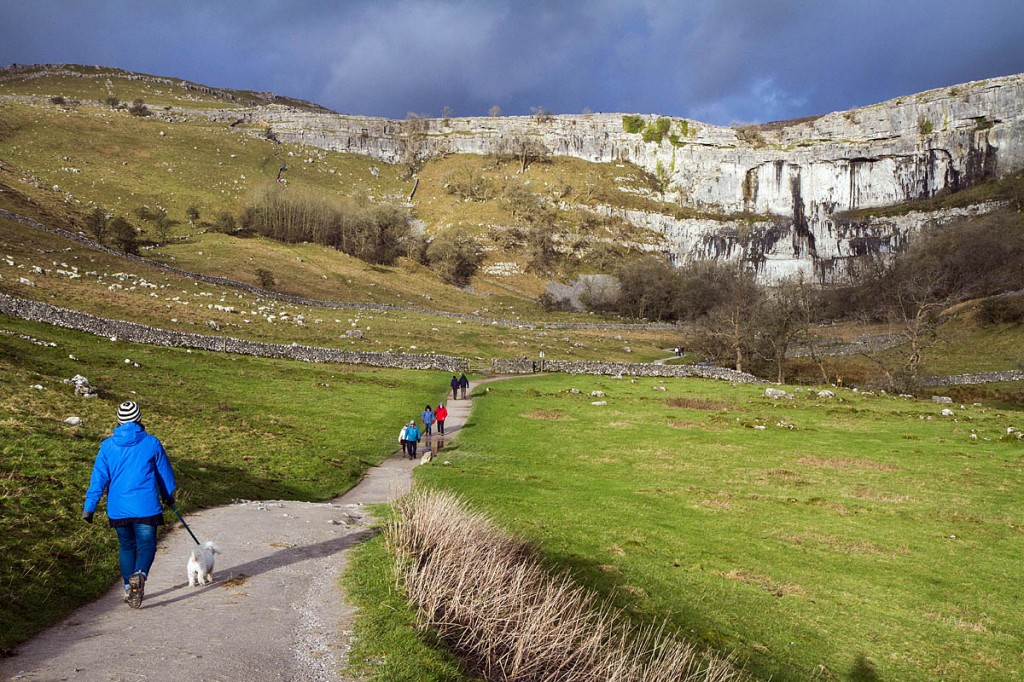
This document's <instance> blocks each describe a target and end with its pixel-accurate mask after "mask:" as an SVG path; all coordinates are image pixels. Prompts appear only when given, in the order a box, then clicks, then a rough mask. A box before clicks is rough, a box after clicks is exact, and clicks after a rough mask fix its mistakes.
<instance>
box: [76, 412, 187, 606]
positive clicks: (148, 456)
mask: <svg viewBox="0 0 1024 682" xmlns="http://www.w3.org/2000/svg"><path fill="white" fill-rule="evenodd" d="M141 418H142V412H141V411H140V410H139V406H138V405H137V404H135V403H134V402H132V401H131V400H128V401H126V402H123V403H121V405H120V407H118V409H117V424H118V425H117V428H115V429H114V433H113V435H112V436H110V437H109V438H107V439H105V440H104V441H103V443H101V444H100V451H99V454H97V455H96V463H95V464H94V465H93V467H92V480H91V481H90V482H89V489H88V490H87V491H86V493H85V506H84V507H83V510H82V518H83V519H85V521H86V522H88V523H92V517H93V514H94V513H95V512H96V506H97V505H98V504H99V501H100V498H101V497H103V494H104V493H106V495H107V517H108V518H109V519H110V526H111V527H112V528H113V529H114V530H115V531H116V532H117V540H118V542H119V544H120V547H121V550H120V555H119V559H120V563H121V577H122V578H123V579H124V600H125V601H126V602H128V606H130V607H132V608H134V609H137V608H139V607H140V606H141V605H142V595H143V592H144V589H145V585H146V577H147V576H148V575H149V569H150V567H151V566H152V565H153V558H154V557H155V556H156V529H157V526H160V525H163V522H164V517H163V510H162V509H161V507H160V501H161V500H163V501H164V502H165V503H166V504H167V505H168V506H171V505H173V504H174V491H175V490H176V489H177V486H176V485H175V483H174V471H173V470H172V469H171V462H170V460H169V459H167V453H166V452H165V451H164V446H163V445H162V444H161V443H160V440H159V439H157V438H156V436H151V435H149V434H148V433H146V429H145V427H144V426H143V425H142V424H141V423H139V420H140V419H141Z"/></svg>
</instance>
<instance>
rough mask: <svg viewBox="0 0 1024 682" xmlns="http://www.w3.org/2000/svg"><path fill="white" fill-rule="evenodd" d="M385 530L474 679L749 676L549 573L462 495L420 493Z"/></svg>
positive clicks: (556, 681)
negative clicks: (629, 617)
mask: <svg viewBox="0 0 1024 682" xmlns="http://www.w3.org/2000/svg"><path fill="white" fill-rule="evenodd" d="M396 507H397V511H398V515H397V518H396V520H395V521H394V522H392V523H391V524H390V526H389V527H388V529H387V532H386V538H387V542H388V545H389V547H390V549H391V552H392V555H393V556H394V557H395V567H396V575H397V576H398V580H399V582H400V584H401V586H402V587H403V588H404V590H405V592H406V594H407V595H408V597H409V599H410V601H411V602H412V603H413V604H414V605H415V606H416V609H417V612H418V618H419V621H420V624H421V626H423V627H427V628H432V629H433V630H434V631H436V632H437V634H438V635H439V636H440V638H441V639H442V641H444V642H445V644H446V645H447V646H448V647H449V648H450V650H451V651H452V652H453V653H455V655H457V656H458V657H459V658H460V659H461V660H462V661H463V663H464V665H465V666H466V668H467V669H468V670H469V671H470V672H471V673H473V674H476V675H479V676H481V677H483V678H484V679H486V680H495V681H496V680H501V681H509V682H510V681H513V680H514V681H516V682H533V681H540V680H544V681H545V682H577V681H578V682H583V681H588V682H590V681H593V682H596V681H598V680H601V681H604V682H633V681H636V682H640V681H643V682H663V681H664V682H668V681H669V680H672V681H679V680H686V681H692V682H696V681H698V680H700V681H714V682H720V681H726V680H740V679H744V675H743V674H742V672H741V671H739V670H738V669H737V668H736V667H735V666H733V665H732V664H731V663H730V662H728V661H726V660H723V659H722V658H720V657H716V656H714V655H711V654H708V653H704V652H700V651H698V650H696V649H695V648H693V647H692V646H690V645H689V644H686V643H684V642H681V641H679V640H676V639H674V638H673V637H671V636H670V635H669V634H668V633H666V632H665V630H664V627H660V628H658V627H650V626H645V627H636V626H634V625H632V624H630V623H629V622H628V621H627V620H626V618H625V617H624V616H623V614H622V613H621V612H619V611H617V610H616V609H614V608H612V607H611V606H609V605H608V604H607V603H604V602H602V601H600V600H599V599H598V597H597V595H595V594H594V593H592V592H590V591H588V590H586V589H584V588H582V587H580V586H578V585H576V584H575V583H574V582H573V580H572V579H571V577H570V576H568V575H567V574H562V575H552V574H551V573H549V572H548V571H547V570H545V569H544V568H543V566H542V565H541V564H540V562H539V560H538V559H537V557H536V556H535V554H534V552H533V550H532V549H531V548H530V547H529V546H527V545H526V544H524V543H522V542H520V541H518V540H516V539H514V538H512V537H511V536H510V535H508V534H507V533H505V532H504V531H502V530H501V529H499V528H498V527H497V526H495V525H494V524H493V522H491V521H490V520H489V519H488V518H486V517H485V516H484V515H482V514H479V513H476V512H473V511H471V510H470V509H468V508H467V507H466V505H465V504H464V503H463V502H462V501H461V500H460V499H459V498H457V497H456V496H454V495H452V494H450V493H445V492H437V491H426V492H415V493H412V494H410V495H408V496H406V497H405V498H403V499H402V500H400V501H399V502H398V504H397V505H396Z"/></svg>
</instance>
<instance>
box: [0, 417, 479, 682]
mask: <svg viewBox="0 0 1024 682" xmlns="http://www.w3.org/2000/svg"><path fill="white" fill-rule="evenodd" d="M446 405H447V406H448V410H449V416H448V420H447V421H446V429H445V431H446V432H447V433H446V437H445V442H446V443H450V442H451V438H452V437H453V436H454V435H455V434H456V433H458V431H459V429H461V427H462V425H463V424H464V423H465V421H466V418H467V417H468V415H469V411H470V407H471V401H470V400H469V399H467V400H457V401H451V402H447V403H446ZM400 428H401V424H397V425H396V426H395V438H396V441H397V434H398V430H399V429H400ZM426 440H427V439H424V443H421V446H425V445H426ZM431 441H432V445H433V447H434V448H435V449H436V448H437V447H438V445H439V438H438V436H437V435H436V434H435V436H434V437H433V439H431ZM424 449H425V447H421V451H422V450H424ZM442 453H443V450H442ZM172 457H173V453H172ZM443 459H444V456H443V454H442V455H441V456H440V457H439V458H438V460H439V461H440V460H443ZM419 464H420V460H416V461H412V460H409V459H406V458H405V457H403V456H402V455H401V454H400V453H395V454H394V455H392V456H391V457H390V458H389V459H388V460H386V461H385V462H384V463H383V464H382V465H381V466H379V467H377V468H375V469H372V470H371V471H370V472H368V474H367V476H366V477H365V478H364V479H363V481H362V482H360V483H359V484H358V485H357V486H356V487H354V488H353V489H352V490H350V491H349V492H348V493H346V494H345V495H343V496H341V497H340V498H337V499H335V500H332V501H330V502H327V503H305V502H286V501H259V502H256V501H239V502H236V503H234V504H231V505H227V506H224V507H217V508H214V509H208V510H206V511H203V512H199V513H197V514H194V515H190V516H189V517H187V518H186V521H188V523H189V526H190V527H191V528H192V530H193V531H194V532H195V533H196V535H197V536H198V537H199V539H200V540H201V541H206V540H214V541H216V542H217V543H218V544H219V545H221V547H222V549H223V554H221V555H218V556H217V564H216V572H215V577H216V580H215V582H214V583H213V584H212V585H208V586H204V587H194V588H190V587H189V586H188V581H187V577H186V573H185V562H186V560H187V559H188V555H189V552H190V551H191V548H192V547H193V546H194V543H193V541H192V538H191V537H190V536H189V535H188V533H187V532H186V531H185V530H184V528H183V527H181V524H175V525H176V528H175V529H174V530H173V531H172V532H170V533H167V534H166V535H165V536H164V537H163V538H162V539H161V540H160V543H159V545H158V546H157V555H156V561H155V562H154V564H153V568H152V570H151V572H150V578H149V581H148V582H147V583H146V596H145V600H144V601H143V604H142V608H141V609H139V610H133V609H130V608H128V606H127V605H126V604H124V603H122V594H123V592H122V589H121V586H120V584H115V585H113V586H112V587H111V589H110V591H109V592H108V593H107V594H106V595H105V596H103V597H102V598H100V599H98V600H97V601H95V602H93V603H91V604H88V605H86V606H84V607H82V608H80V609H78V610H77V611H75V612H74V613H73V614H72V615H71V616H70V617H68V618H67V619H66V620H64V621H63V622H61V623H59V624H58V625H56V626H54V627H52V628H50V629H49V630H46V631H45V632H43V633H41V634H40V635H39V636H37V637H35V638H33V639H32V640H30V641H28V642H25V643H24V644H22V645H21V646H19V647H17V649H16V655H15V656H13V657H11V658H7V659H3V660H0V679H3V680H46V681H47V682H50V681H53V680H104V681H114V680H116V681H118V682H137V681H139V680H147V681H158V682H162V681H165V680H166V681H168V682H170V681H174V682H179V681H181V680H197V681H198V680H202V681H203V682H217V681H224V682H228V681H249V680H251V681H253V682H255V681H257V680H259V681H261V682H262V681H267V680H282V681H283V680H288V681H314V680H315V681H318V682H319V681H327V682H343V681H346V680H348V678H345V677H343V676H341V675H340V674H339V673H338V672H337V671H338V670H340V669H341V668H342V667H343V666H344V664H345V660H346V654H347V652H348V648H349V638H350V636H351V623H352V611H351V609H350V607H348V606H347V604H346V601H345V595H344V594H343V592H342V590H341V588H340V587H339V585H338V582H339V576H340V575H341V572H342V570H343V569H344V567H345V562H346V560H347V553H346V552H345V551H344V550H345V549H346V548H348V547H351V546H352V545H354V544H357V543H359V542H361V541H363V540H365V539H366V538H368V537H370V536H372V534H373V532H374V531H372V530H371V529H370V525H371V519H370V517H369V516H368V512H367V510H366V509H365V508H364V505H367V504H374V503H380V502H387V501H389V500H391V499H394V498H395V497H398V496H400V495H401V494H403V493H405V492H407V491H408V490H409V488H410V486H411V484H412V469H413V467H414V466H416V465H419ZM111 532H113V531H111ZM117 582H118V583H120V580H118V581H117Z"/></svg>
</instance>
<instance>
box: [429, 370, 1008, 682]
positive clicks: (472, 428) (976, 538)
mask: <svg viewBox="0 0 1024 682" xmlns="http://www.w3.org/2000/svg"><path fill="white" fill-rule="evenodd" d="M658 385H663V386H664V387H665V388H666V389H667V390H666V391H664V392H662V391H656V390H654V387H655V386H658ZM489 387H490V391H489V392H486V393H484V394H481V395H479V396H478V398H477V399H476V401H475V403H474V413H473V417H472V420H471V422H470V424H469V425H468V426H467V428H466V429H464V431H463V433H462V434H461V435H460V436H459V439H458V441H457V446H456V447H455V448H454V449H452V450H450V451H446V454H445V459H448V460H449V461H451V462H452V464H451V466H433V467H421V468H420V469H418V470H417V478H418V482H419V483H420V484H422V485H428V486H434V487H440V488H444V489H451V490H453V491H456V492H458V493H460V494H462V495H464V496H465V497H466V498H467V499H468V500H469V501H470V502H471V503H472V504H474V505H475V506H477V507H478V508H481V509H483V510H486V511H487V512H488V513H490V514H492V515H493V516H494V517H495V518H496V519H497V520H499V521H500V522H501V523H502V524H504V525H505V526H506V527H508V528H510V529H512V530H513V531H514V532H516V533H519V534H521V535H522V536H523V537H525V538H526V539H528V540H530V541H533V542H536V543H537V545H538V546H539V547H540V549H541V551H542V552H543V554H544V555H545V556H546V557H547V559H548V560H549V561H550V562H551V564H552V565H553V566H554V567H557V568H568V569H570V570H571V571H572V572H573V573H574V574H575V575H576V576H577V578H578V579H579V580H580V581H581V582H582V583H584V584H585V585H587V586H590V587H593V588H595V589H597V590H599V591H600V592H602V593H604V594H606V595H608V596H609V597H611V598H612V599H613V600H614V601H615V603H616V604H618V605H620V606H622V607H624V608H626V609H627V610H628V611H629V612H630V613H632V614H633V615H634V617H636V618H637V619H639V620H643V621H657V620H658V619H661V618H667V619H668V621H669V623H670V624H671V626H672V627H673V628H674V629H675V630H677V631H678V632H679V633H681V634H682V635H683V636H685V637H688V638H691V639H692V640H695V641H697V642H700V643H704V644H708V645H711V646H712V647H713V648H715V649H716V650H719V651H721V652H723V653H731V654H733V655H735V656H736V657H737V658H738V659H739V660H740V661H741V662H744V663H745V664H746V667H747V669H748V670H749V671H750V672H752V673H754V674H756V675H758V676H762V677H767V676H771V677H772V679H775V680H805V679H810V678H814V679H840V680H864V679H898V680H931V679H936V678H939V677H943V678H945V677H949V678H952V679H963V680H991V679H1015V678H1016V677H1019V676H1021V675H1022V674H1024V667H1022V663H1021V659H1020V651H1021V649H1022V646H1024V616H1022V611H1021V608H1020V602H1021V598H1022V592H1021V587H1020V585H1021V582H1020V569H1021V556H1022V552H1024V516H1022V515H1021V511H1020V500H1019V494H1020V491H1021V490H1022V489H1024V441H1020V440H1018V439H1015V438H1013V437H1012V436H1007V434H1006V429H1007V427H1017V428H1024V411H1022V410H1021V408H1020V405H1019V404H1018V405H1015V406H1008V405H998V404H987V405H980V406H971V405H967V406H964V407H961V406H960V405H953V406H952V407H953V410H954V413H955V416H954V417H953V418H948V417H947V418H943V417H941V416H940V409H939V408H940V406H937V405H934V404H932V403H931V402H930V401H927V402H926V401H921V400H912V399H899V398H894V397H888V396H884V395H867V394H862V393H854V392H852V391H848V390H838V391H837V396H836V398H833V399H827V398H818V397H817V393H816V391H800V392H794V393H792V395H793V397H792V399H788V400H779V401H773V400H770V399H768V398H765V397H763V389H762V388H757V387H748V386H732V385H729V384H727V383H711V382H699V381H696V380H679V381H666V382H664V383H661V382H658V381H657V380H640V381H638V382H637V383H635V384H633V383H631V382H629V381H625V380H620V381H616V380H612V379H602V378H592V377H591V378H585V377H575V378H570V377H560V376H551V377H544V378H539V379H522V380H516V381H508V382H502V383H497V384H490V385H489ZM571 388H577V389H579V390H580V391H581V393H579V394H574V393H571V392H569V389H571ZM594 390H601V391H604V392H605V393H606V394H607V395H606V397H604V398H602V400H607V402H608V405H606V406H593V405H591V402H592V401H594V400H597V398H593V397H591V396H590V395H589V394H590V392H591V391H594ZM972 434H975V435H976V436H977V438H976V439H975V438H972Z"/></svg>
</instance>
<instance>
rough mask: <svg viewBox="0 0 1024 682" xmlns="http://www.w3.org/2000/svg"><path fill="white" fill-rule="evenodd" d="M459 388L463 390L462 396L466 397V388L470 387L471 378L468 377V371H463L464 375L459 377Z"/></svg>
mask: <svg viewBox="0 0 1024 682" xmlns="http://www.w3.org/2000/svg"><path fill="white" fill-rule="evenodd" d="M459 388H460V389H461V390H462V398H463V399H465V398H466V389H467V388H469V379H467V378H466V373H465V372H463V373H462V376H460V377H459Z"/></svg>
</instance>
